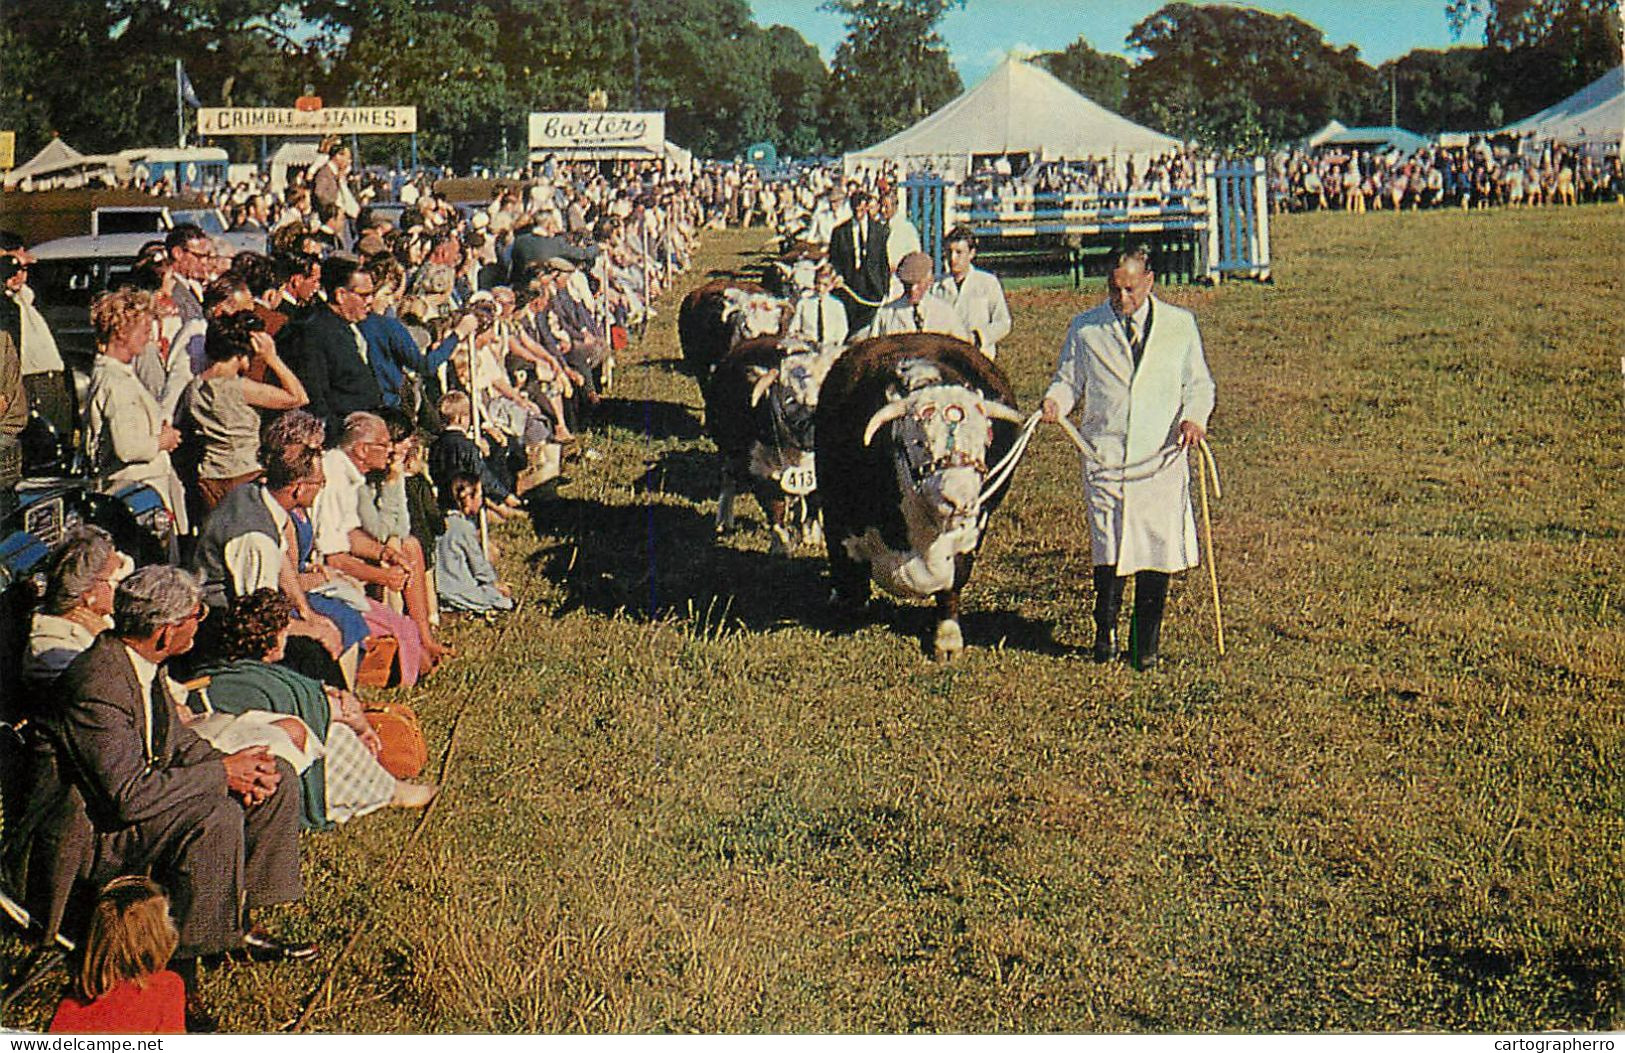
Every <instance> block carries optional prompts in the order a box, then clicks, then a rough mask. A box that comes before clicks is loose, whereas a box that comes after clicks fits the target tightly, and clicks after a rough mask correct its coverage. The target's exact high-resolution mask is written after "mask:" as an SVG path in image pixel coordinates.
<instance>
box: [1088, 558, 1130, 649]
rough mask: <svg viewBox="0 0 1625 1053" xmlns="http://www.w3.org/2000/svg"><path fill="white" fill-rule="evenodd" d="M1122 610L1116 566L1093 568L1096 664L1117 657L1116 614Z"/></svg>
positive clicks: (1121, 589)
mask: <svg viewBox="0 0 1625 1053" xmlns="http://www.w3.org/2000/svg"><path fill="white" fill-rule="evenodd" d="M1122 609H1123V579H1122V578H1119V577H1118V576H1117V567H1116V565H1110V566H1108V565H1105V564H1101V565H1099V566H1097V567H1095V651H1094V659H1095V661H1097V662H1109V661H1111V660H1112V659H1113V658H1116V657H1117V614H1118V612H1119V611H1121V610H1122Z"/></svg>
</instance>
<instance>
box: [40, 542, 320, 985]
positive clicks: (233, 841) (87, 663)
mask: <svg viewBox="0 0 1625 1053" xmlns="http://www.w3.org/2000/svg"><path fill="white" fill-rule="evenodd" d="M207 613H208V608H207V607H206V606H204V604H203V602H202V592H201V589H200V588H199V586H198V582H197V579H196V578H194V577H192V576H191V575H190V574H188V573H186V572H185V571H183V570H181V569H180V568H178V567H172V566H167V565H154V566H150V567H144V568H142V569H141V570H138V571H136V572H135V573H134V574H132V575H131V576H130V577H128V578H126V579H125V580H124V581H123V582H121V583H120V584H119V586H118V590H117V592H116V593H115V594H114V598H113V628H112V630H111V631H110V632H106V633H103V634H102V635H101V636H99V637H97V639H96V642H95V643H93V644H91V646H90V649H89V650H87V651H85V653H84V654H82V655H80V656H79V657H78V658H77V659H75V660H74V662H73V664H71V665H70V666H68V668H67V670H66V671H65V672H64V673H63V674H62V679H61V680H60V681H59V685H60V687H61V695H62V698H63V699H64V704H63V705H62V707H61V708H60V710H59V711H58V712H57V713H55V714H53V715H52V716H51V717H50V718H49V719H50V723H51V726H52V729H53V731H54V733H55V737H56V739H57V741H58V742H60V743H61V749H62V751H63V753H64V755H65V757H66V759H67V760H68V766H69V770H70V771H71V772H72V778H73V780H74V782H75V783H76V784H77V785H78V787H79V789H80V791H81V792H82V793H83V795H84V801H85V811H86V813H87V815H88V816H89V819H90V823H91V826H92V828H93V830H94V834H95V838H96V847H95V851H94V853H93V855H92V859H93V862H94V869H95V873H94V874H93V875H92V876H93V877H94V879H95V880H96V881H97V883H98V884H99V883H101V882H104V881H107V880H109V879H111V878H113V877H116V876H118V875H119V874H121V873H139V872H142V871H144V870H147V869H148V868H151V869H152V876H153V877H154V878H156V879H157V880H159V881H160V882H162V883H163V884H164V886H165V887H166V888H167V889H168V890H169V894H170V900H171V903H172V905H173V914H174V918H175V923H176V925H177V927H178V928H179V929H180V948H179V949H178V950H177V952H176V958H175V968H176V970H177V971H178V972H180V973H181V975H182V976H183V977H185V978H187V981H188V987H189V988H190V987H191V986H192V983H193V981H194V979H195V974H196V964H195V963H196V960H197V958H198V957H199V956H201V955H208V954H218V953H221V952H229V951H239V952H246V953H248V954H250V955H251V956H253V957H258V958H282V959H301V958H309V957H311V956H312V955H314V954H315V953H316V948H315V946H314V945H312V944H289V943H284V942H282V941H280V940H276V939H274V938H272V937H270V936H268V935H266V934H265V933H264V932H262V931H260V930H257V929H252V928H248V927H247V925H246V916H245V915H246V911H247V909H249V908H254V907H260V906H268V905H270V904H274V903H286V902H290V901H292V900H296V899H298V898H299V897H300V895H301V893H302V891H303V888H302V885H301V882H300V875H299V843H298V836H299V808H300V806H299V790H298V786H299V779H298V777H297V776H296V775H295V774H294V772H293V769H292V768H291V767H289V766H288V764H287V762H286V761H280V760H277V759H276V758H274V757H272V756H271V755H270V754H268V753H267V752H266V751H265V749H264V748H263V747H259V746H255V747H250V748H248V749H244V750H240V751H238V752H236V753H232V754H223V753H220V752H218V751H216V750H215V749H214V747H212V746H210V745H208V744H207V743H206V742H204V741H203V740H202V739H200V738H198V736H197V735H196V734H195V733H193V732H192V731H191V730H190V729H188V728H186V727H185V726H184V725H183V724H182V723H181V721H180V719H179V717H178V715H177V712H176V706H177V705H178V704H180V702H181V699H180V698H179V696H178V695H177V694H176V692H175V688H174V687H173V686H172V683H171V681H170V679H169V674H168V672H167V670H166V666H167V663H168V661H169V659H171V658H173V657H175V656H177V655H181V654H184V653H186V652H187V651H189V650H191V648H192V642H193V638H194V637H195V636H196V635H197V630H198V623H199V622H200V621H201V620H202V619H203V618H204V617H205V616H206V615H207Z"/></svg>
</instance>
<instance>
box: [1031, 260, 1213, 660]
mask: <svg viewBox="0 0 1625 1053" xmlns="http://www.w3.org/2000/svg"><path fill="white" fill-rule="evenodd" d="M1155 284H1156V275H1155V273H1154V272H1153V271H1152V269H1151V259H1150V250H1149V249H1147V248H1145V247H1144V246H1136V247H1135V248H1132V249H1129V250H1127V251H1125V252H1122V253H1119V254H1118V255H1117V257H1116V258H1115V260H1114V261H1113V267H1112V271H1111V274H1110V275H1109V277H1108V279H1107V286H1106V288H1107V294H1108V297H1107V301H1106V302H1105V303H1103V304H1101V305H1099V306H1098V307H1095V308H1094V309H1093V310H1090V311H1085V312H1084V313H1083V314H1080V315H1078V316H1077V317H1076V318H1074V319H1073V320H1072V325H1071V327H1070V328H1069V329H1068V330H1067V334H1066V340H1065V342H1064V343H1063V344H1062V345H1061V356H1060V362H1059V364H1058V365H1057V366H1056V370H1055V379H1054V380H1053V381H1052V382H1051V384H1050V387H1049V390H1048V391H1047V392H1045V395H1044V403H1043V410H1042V412H1043V418H1044V420H1046V421H1049V422H1052V423H1053V422H1056V421H1059V420H1060V419H1061V418H1062V417H1065V416H1066V415H1067V414H1069V413H1071V412H1072V410H1073V408H1074V407H1075V406H1077V405H1079V404H1080V403H1081V405H1082V407H1083V416H1082V418H1081V421H1080V423H1081V428H1080V429H1079V430H1080V431H1081V432H1082V434H1083V438H1084V439H1085V440H1086V441H1087V443H1088V444H1089V445H1090V446H1091V447H1092V448H1093V455H1092V456H1091V455H1087V454H1086V455H1085V457H1084V465H1083V484H1084V497H1085V503H1086V505H1087V506H1088V510H1089V534H1090V542H1091V547H1092V549H1093V553H1094V579H1095V582H1094V583H1095V644H1094V658H1095V661H1097V662H1106V661H1110V660H1111V659H1112V658H1113V657H1115V656H1116V653H1117V638H1116V632H1117V619H1118V612H1119V610H1120V609H1121V606H1122V600H1123V583H1124V581H1125V580H1126V579H1127V578H1128V576H1129V575H1131V574H1132V575H1133V576H1134V629H1133V634H1132V640H1131V648H1130V655H1129V657H1130V659H1131V660H1132V661H1133V663H1134V665H1135V668H1137V669H1150V668H1151V667H1153V666H1155V665H1156V664H1157V650H1158V642H1159V640H1160V637H1161V632H1162V613H1163V607H1164V604H1165V602H1166V600H1167V597H1168V580H1169V575H1170V574H1173V573H1177V572H1178V571H1182V570H1188V569H1189V568H1191V567H1194V566H1196V565H1197V564H1198V563H1199V562H1200V555H1199V553H1198V551H1197V547H1196V521H1195V518H1194V516H1193V515H1192V512H1191V499H1190V471H1189V467H1188V462H1187V456H1186V453H1187V451H1188V450H1189V449H1190V448H1191V447H1193V446H1196V445H1197V444H1199V443H1200V442H1201V441H1202V440H1203V438H1205V437H1206V435H1207V424H1208V417H1209V416H1210V415H1211V414H1212V412H1213V403H1214V388H1213V377H1212V375H1211V374H1210V373H1209V372H1208V368H1207V362H1206V360H1205V359H1204V358H1203V356H1202V337H1201V334H1200V333H1199V332H1198V331H1197V328H1196V318H1195V316H1194V315H1192V314H1191V313H1190V312H1189V311H1186V310H1183V309H1181V308H1179V307H1175V306H1173V305H1172V304H1168V303H1164V302H1163V301H1161V300H1159V299H1157V298H1156V297H1155V296H1153V295H1151V290H1152V287H1153V286H1154V285H1155Z"/></svg>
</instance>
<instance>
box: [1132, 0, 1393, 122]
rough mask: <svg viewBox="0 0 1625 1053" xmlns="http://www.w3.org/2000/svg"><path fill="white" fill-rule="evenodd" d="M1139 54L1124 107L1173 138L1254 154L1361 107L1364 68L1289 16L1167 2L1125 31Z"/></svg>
mask: <svg viewBox="0 0 1625 1053" xmlns="http://www.w3.org/2000/svg"><path fill="white" fill-rule="evenodd" d="M1128 43H1129V46H1130V47H1131V48H1134V49H1136V50H1139V51H1143V52H1145V53H1146V58H1145V59H1144V60H1143V61H1142V62H1140V64H1139V65H1137V66H1135V67H1134V69H1133V70H1132V71H1131V72H1130V73H1129V91H1128V102H1127V112H1128V114H1129V116H1131V117H1134V118H1135V119H1136V120H1141V121H1145V122H1146V123H1148V124H1151V125H1153V126H1157V127H1160V128H1162V129H1163V130H1164V131H1166V132H1168V133H1169V134H1171V135H1176V136H1179V137H1180V138H1185V139H1197V140H1199V141H1201V142H1203V143H1205V144H1206V145H1208V146H1211V147H1215V148H1219V149H1227V150H1238V151H1245V152H1249V153H1250V152H1255V151H1257V150H1259V149H1262V148H1264V147H1266V146H1271V145H1278V144H1280V143H1284V142H1287V141H1290V140H1292V139H1297V138H1301V137H1302V136H1304V135H1307V134H1308V133H1310V132H1312V131H1314V130H1315V129H1316V128H1318V127H1319V126H1321V125H1323V124H1325V123H1326V122H1327V121H1328V120H1329V119H1331V118H1333V117H1336V116H1339V115H1342V116H1348V115H1350V114H1351V113H1353V112H1355V111H1357V110H1358V109H1359V108H1360V104H1361V101H1362V99H1363V97H1364V96H1365V94H1366V92H1367V90H1368V86H1369V84H1370V81H1371V76H1372V73H1371V68H1370V67H1369V66H1367V65H1366V64H1365V63H1363V62H1361V61H1360V56H1359V51H1358V50H1357V49H1356V48H1353V47H1347V48H1343V49H1341V50H1338V49H1336V48H1333V47H1331V46H1330V45H1329V44H1327V43H1326V41H1325V38H1324V37H1323V36H1322V35H1321V32H1320V30H1318V29H1316V28H1315V27H1314V26H1311V25H1309V24H1308V23H1306V22H1303V21H1301V20H1300V19H1297V18H1294V17H1292V16H1290V15H1272V14H1268V13H1267V12H1264V11H1257V10H1252V9H1249V8H1240V7H1229V6H1202V7H1198V6H1195V5H1192V4H1186V3H1174V4H1168V5H1167V6H1165V7H1163V8H1162V9H1161V10H1159V11H1157V12H1156V13H1154V14H1153V15H1151V16H1150V17H1149V18H1147V19H1145V20H1144V21H1143V22H1141V23H1139V24H1138V25H1136V26H1135V27H1134V28H1133V30H1132V31H1131V32H1130V34H1129V38H1128Z"/></svg>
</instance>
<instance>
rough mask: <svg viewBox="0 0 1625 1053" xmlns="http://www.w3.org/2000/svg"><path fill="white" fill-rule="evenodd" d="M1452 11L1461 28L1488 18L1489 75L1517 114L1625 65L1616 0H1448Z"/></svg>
mask: <svg viewBox="0 0 1625 1053" xmlns="http://www.w3.org/2000/svg"><path fill="white" fill-rule="evenodd" d="M1446 11H1447V12H1448V13H1449V15H1450V20H1451V22H1452V24H1453V25H1454V26H1455V28H1456V31H1457V32H1458V33H1460V32H1461V31H1462V30H1463V29H1465V28H1466V26H1467V24H1468V23H1469V22H1471V21H1472V20H1473V19H1475V18H1480V17H1482V18H1483V19H1484V43H1485V45H1486V46H1487V53H1486V55H1485V82H1486V84H1487V85H1489V87H1490V89H1491V92H1492V97H1493V99H1494V101H1495V102H1497V103H1499V104H1500V105H1501V107H1502V109H1503V110H1504V111H1505V112H1506V113H1508V114H1511V115H1512V116H1513V118H1514V119H1517V118H1521V117H1524V116H1527V115H1528V114H1531V113H1534V112H1536V111H1537V110H1541V109H1544V108H1545V107H1547V106H1550V105H1551V104H1552V103H1554V102H1557V101H1558V100H1560V99H1563V98H1565V97H1566V96H1568V95H1570V94H1572V93H1574V92H1576V91H1578V90H1579V89H1581V88H1583V87H1585V86H1586V85H1587V84H1589V83H1591V82H1592V81H1594V80H1596V79H1597V78H1598V77H1600V76H1602V75H1603V74H1604V73H1606V72H1608V71H1609V70H1611V69H1613V68H1614V67H1615V66H1617V65H1619V57H1620V24H1619V16H1618V14H1617V8H1616V6H1615V3H1614V0H1448V3H1447V5H1446Z"/></svg>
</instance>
